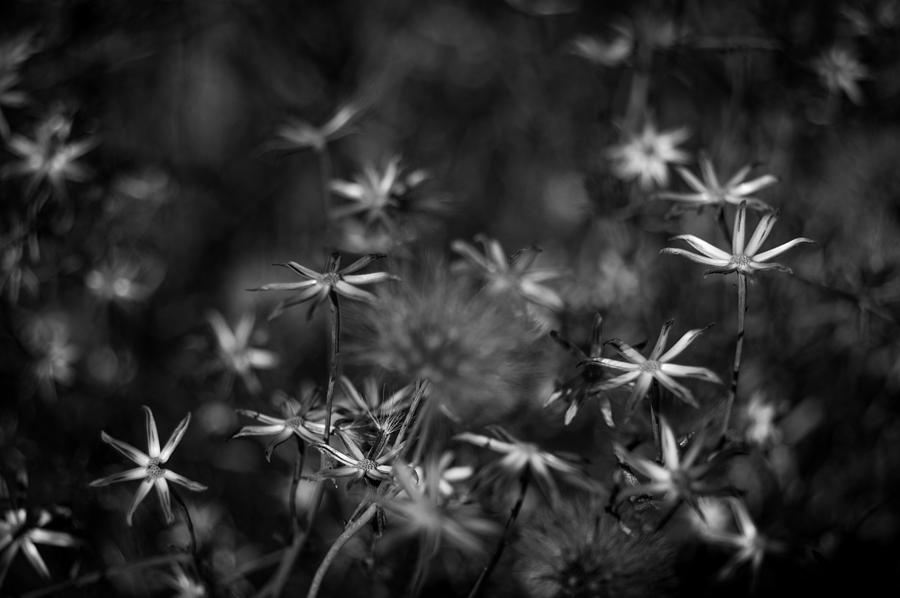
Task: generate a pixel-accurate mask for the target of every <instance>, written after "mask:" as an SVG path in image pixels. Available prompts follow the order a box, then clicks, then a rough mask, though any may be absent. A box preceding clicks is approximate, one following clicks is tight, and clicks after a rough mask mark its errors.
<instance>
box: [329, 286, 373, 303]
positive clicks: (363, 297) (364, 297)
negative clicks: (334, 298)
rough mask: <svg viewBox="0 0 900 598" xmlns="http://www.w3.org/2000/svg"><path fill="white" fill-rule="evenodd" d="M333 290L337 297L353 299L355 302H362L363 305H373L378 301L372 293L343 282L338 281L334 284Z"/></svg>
mask: <svg viewBox="0 0 900 598" xmlns="http://www.w3.org/2000/svg"><path fill="white" fill-rule="evenodd" d="M334 290H335V291H336V292H337V293H338V294H339V295H343V296H344V297H347V298H348V299H355V300H356V301H362V302H364V303H375V302H376V301H378V298H377V297H376V296H375V295H373V294H372V293H370V292H368V291H364V290H362V289H358V288H356V287H355V286H353V285H351V284H349V283H347V282H344V281H343V280H339V281H337V282H336V283H335V284H334Z"/></svg>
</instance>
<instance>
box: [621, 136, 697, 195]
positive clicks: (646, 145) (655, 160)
mask: <svg viewBox="0 0 900 598" xmlns="http://www.w3.org/2000/svg"><path fill="white" fill-rule="evenodd" d="M689 136H690V132H689V131H688V129H687V128H686V127H681V128H679V129H670V130H668V131H664V132H659V131H657V130H656V125H654V124H653V123H652V122H651V121H649V120H648V121H646V122H645V123H644V128H643V130H641V131H640V132H637V133H632V134H630V135H628V136H627V138H626V139H625V141H623V142H622V143H620V144H618V145H615V146H613V147H611V148H610V149H609V150H607V152H606V155H607V157H608V158H609V159H610V160H611V161H612V168H613V172H614V173H615V175H616V176H617V177H619V178H620V179H622V180H625V181H632V180H637V181H638V183H639V184H640V186H641V188H642V189H645V190H646V189H650V188H651V187H653V186H654V185H658V186H661V187H665V186H666V185H668V184H669V165H670V164H683V163H685V162H687V161H688V158H689V155H688V153H687V152H685V151H684V150H682V149H680V148H679V147H678V146H679V145H680V144H682V143H683V142H684V141H685V140H686V139H687V138H688V137H689Z"/></svg>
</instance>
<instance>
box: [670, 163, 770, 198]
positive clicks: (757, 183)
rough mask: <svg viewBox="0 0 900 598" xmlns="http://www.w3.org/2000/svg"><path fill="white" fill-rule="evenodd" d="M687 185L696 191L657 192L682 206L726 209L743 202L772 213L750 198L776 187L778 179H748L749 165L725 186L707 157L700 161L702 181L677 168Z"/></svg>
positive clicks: (767, 175)
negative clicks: (725, 207) (773, 186)
mask: <svg viewBox="0 0 900 598" xmlns="http://www.w3.org/2000/svg"><path fill="white" fill-rule="evenodd" d="M675 170H676V171H677V172H678V174H679V175H680V176H681V178H682V179H683V180H684V182H685V183H687V185H688V186H689V187H690V188H691V189H692V190H693V191H692V192H691V193H675V192H672V191H663V192H661V193H657V194H656V197H657V198H659V199H669V200H672V201H676V202H679V203H682V204H687V205H692V206H696V207H701V208H702V207H705V206H713V207H719V208H721V207H723V206H725V205H726V204H731V205H735V206H737V205H740V204H741V202H747V205H748V206H750V207H751V208H754V209H756V210H763V211H771V210H772V208H771V207H770V206H769V204H767V203H766V202H764V201H762V200H760V199H757V198H755V197H751V195H752V194H753V193H756V192H757V191H759V190H760V189H765V188H766V187H768V186H770V185H774V184H775V183H776V182H777V181H778V179H776V178H775V177H774V176H772V175H771V174H765V175H763V176H761V177H758V178H755V179H753V180H751V181H747V180H745V179H746V178H747V175H749V174H750V166H744V167H743V168H741V169H740V170H738V171H737V172H736V173H735V174H734V176H732V177H731V178H730V179H728V181H726V182H725V183H720V182H719V178H718V177H717V176H716V171H715V169H714V168H713V165H712V162H711V161H710V160H709V158H708V157H706V156H702V157H701V158H700V173H701V176H702V177H703V180H702V181H701V180H700V179H698V178H697V177H696V176H695V175H694V174H693V173H692V172H691V171H689V170H688V169H686V168H682V167H681V166H678V167H676V168H675Z"/></svg>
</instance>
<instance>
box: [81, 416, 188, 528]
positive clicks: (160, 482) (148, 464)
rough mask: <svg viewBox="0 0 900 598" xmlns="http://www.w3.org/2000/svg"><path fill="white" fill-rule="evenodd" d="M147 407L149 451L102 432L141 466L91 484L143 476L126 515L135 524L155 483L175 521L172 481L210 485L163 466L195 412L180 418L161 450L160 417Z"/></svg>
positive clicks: (169, 518) (108, 441) (170, 519)
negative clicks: (137, 512) (158, 422)
mask: <svg viewBox="0 0 900 598" xmlns="http://www.w3.org/2000/svg"><path fill="white" fill-rule="evenodd" d="M143 409H144V414H145V416H146V427H147V452H146V453H144V452H143V451H140V450H138V449H136V448H135V447H133V446H131V445H130V444H128V443H126V442H122V441H121V440H116V439H115V438H113V437H112V436H110V435H108V434H107V433H106V432H101V433H100V438H101V439H102V440H103V442H105V443H106V444H108V445H110V446H111V447H113V448H114V449H116V450H117V451H119V452H120V453H122V454H123V455H125V456H126V457H128V458H129V459H131V460H132V461H133V462H134V463H136V464H137V465H138V467H135V468H134V469H129V470H127V471H123V472H121V473H114V474H113V475H110V476H107V477H104V478H100V479H97V480H94V481H93V482H91V484H90V485H91V486H92V487H94V488H97V487H100V486H108V485H110V484H115V483H118V482H127V481H130V480H139V479H141V478H143V481H142V482H141V485H140V486H138V490H137V493H136V494H135V495H134V501H133V502H132V503H131V507H129V509H128V514H127V515H126V516H125V521H127V522H128V525H131V522H132V518H133V517H134V512H135V511H136V510H137V508H138V505H140V504H141V501H143V500H144V499H145V498H146V497H147V494H148V493H149V492H150V489H151V488H153V487H155V488H156V493H157V495H158V496H159V504H160V505H161V506H162V509H163V513H164V514H165V517H166V522H167V523H172V522H173V521H175V515H174V513H172V502H171V497H170V494H169V482H174V483H176V484H178V485H180V486H184V487H185V488H187V489H188V490H191V491H193V492H200V491H202V490H206V486H204V485H203V484H200V483H197V482H194V481H191V480H189V479H187V478H186V477H184V476H182V475H180V474H177V473H175V472H174V471H172V470H171V469H165V468H163V467H162V466H163V465H165V464H166V462H167V461H168V460H169V458H170V457H171V456H172V453H173V452H174V451H175V448H176V447H177V446H178V443H179V442H181V438H182V437H183V436H184V433H185V432H186V431H187V428H188V424H190V422H191V414H190V413H188V414H187V415H186V416H185V417H184V419H182V420H181V422H179V424H178V426H176V427H175V431H174V432H172V435H171V436H170V437H169V440H168V442H166V445H165V446H164V447H163V448H162V450H160V448H159V434H158V433H157V431H156V420H154V418H153V412H152V411H150V408H149V407H147V406H146V405H144V406H143Z"/></svg>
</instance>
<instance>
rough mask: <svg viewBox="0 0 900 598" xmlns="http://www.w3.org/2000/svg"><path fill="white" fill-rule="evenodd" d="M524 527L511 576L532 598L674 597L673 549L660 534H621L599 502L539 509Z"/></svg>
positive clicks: (621, 529)
mask: <svg viewBox="0 0 900 598" xmlns="http://www.w3.org/2000/svg"><path fill="white" fill-rule="evenodd" d="M538 513H539V515H538V517H537V518H536V519H535V520H533V521H531V522H529V524H528V525H525V526H524V531H523V532H522V536H521V541H520V542H519V544H518V546H517V550H516V552H517V553H518V555H519V558H518V560H517V565H516V569H515V571H516V574H517V576H518V577H519V578H520V579H521V580H522V586H523V587H524V588H525V589H526V590H527V595H528V596H531V597H533V598H642V597H645V596H656V597H659V598H664V597H665V596H675V595H678V594H677V592H676V590H677V578H676V557H677V553H676V549H675V546H674V545H673V544H671V543H670V542H669V541H668V540H667V538H666V536H665V535H664V534H661V533H658V532H652V531H651V532H642V531H638V530H629V529H627V528H625V527H624V526H623V525H622V524H621V523H620V522H619V521H618V520H617V519H616V518H615V517H613V516H612V515H610V514H609V513H607V512H606V503H605V501H603V500H601V499H600V498H598V497H591V498H590V499H579V500H565V501H563V502H562V503H561V504H559V505H557V507H556V508H554V509H553V510H548V509H542V510H540V511H538Z"/></svg>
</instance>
